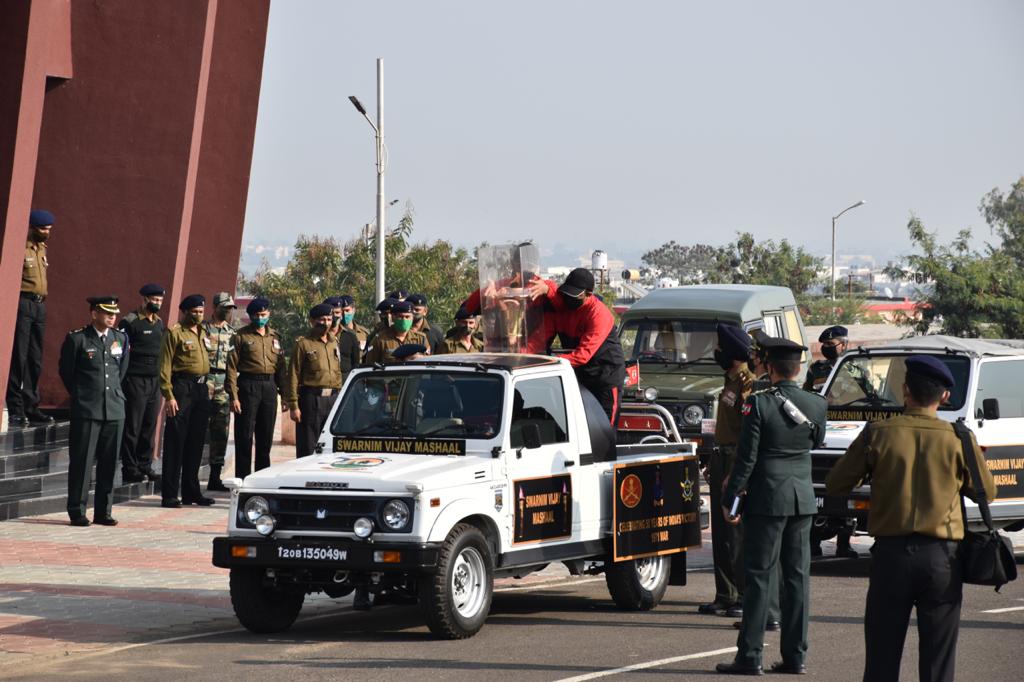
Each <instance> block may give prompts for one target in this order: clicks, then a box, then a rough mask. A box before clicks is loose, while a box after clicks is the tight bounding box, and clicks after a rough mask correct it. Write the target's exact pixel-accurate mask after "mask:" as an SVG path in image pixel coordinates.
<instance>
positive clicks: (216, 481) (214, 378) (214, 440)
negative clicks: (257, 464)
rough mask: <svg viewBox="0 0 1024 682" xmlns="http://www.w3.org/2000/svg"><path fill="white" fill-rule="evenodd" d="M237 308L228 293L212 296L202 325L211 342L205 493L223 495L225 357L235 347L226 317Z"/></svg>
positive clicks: (227, 410) (227, 409)
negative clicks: (208, 316) (210, 310)
mask: <svg viewBox="0 0 1024 682" xmlns="http://www.w3.org/2000/svg"><path fill="white" fill-rule="evenodd" d="M236 308H237V306H236V305H235V301H234V299H233V298H231V294H230V293H228V292H227V291H219V292H217V293H216V294H214V296H213V319H212V320H207V321H205V322H203V328H204V329H205V330H206V335H207V336H208V337H209V339H210V374H209V376H208V377H207V379H206V383H207V386H208V387H209V390H210V396H211V398H210V401H211V405H210V408H211V410H210V479H209V480H208V481H207V482H206V490H207V492H210V491H214V492H221V493H226V492H227V491H228V489H227V488H225V487H224V484H223V483H221V480H220V478H221V472H222V471H223V470H224V459H225V457H226V456H227V451H228V426H229V425H230V423H231V401H230V400H229V399H228V392H227V391H226V390H225V389H224V379H225V377H226V376H227V369H228V355H229V354H230V353H231V350H232V349H233V348H234V346H233V345H232V339H233V337H234V335H235V328H234V327H233V326H231V323H230V321H229V319H228V318H230V317H231V312H232V311H233V310H235V309H236Z"/></svg>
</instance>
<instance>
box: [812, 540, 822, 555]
mask: <svg viewBox="0 0 1024 682" xmlns="http://www.w3.org/2000/svg"><path fill="white" fill-rule="evenodd" d="M811 556H812V557H818V556H821V543H820V542H819V543H818V544H816V545H811Z"/></svg>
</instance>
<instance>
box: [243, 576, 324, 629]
mask: <svg viewBox="0 0 1024 682" xmlns="http://www.w3.org/2000/svg"><path fill="white" fill-rule="evenodd" d="M265 575H266V571H265V570H264V569H262V568H232V569H231V576H230V578H229V581H228V582H229V585H230V589H231V605H232V606H233V607H234V609H235V615H236V616H237V617H238V622H239V623H241V624H242V626H243V627H245V629H246V630H249V631H250V632H256V633H259V634H268V633H272V632H283V631H285V630H287V629H288V628H290V627H291V626H292V623H294V622H295V619H296V618H298V617H299V611H301V610H302V602H303V600H305V598H306V595H305V593H303V592H289V591H286V590H284V589H282V588H280V587H271V586H268V585H267V584H266V582H265Z"/></svg>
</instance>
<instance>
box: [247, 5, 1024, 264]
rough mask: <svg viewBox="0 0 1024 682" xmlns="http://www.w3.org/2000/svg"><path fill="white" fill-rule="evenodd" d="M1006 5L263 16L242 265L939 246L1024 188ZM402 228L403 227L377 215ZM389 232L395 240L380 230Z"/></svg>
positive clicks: (384, 10) (1020, 47)
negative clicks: (370, 227) (367, 239)
mask: <svg viewBox="0 0 1024 682" xmlns="http://www.w3.org/2000/svg"><path fill="white" fill-rule="evenodd" d="M1022 28H1024V2H1019V1H1015V0H1006V1H1004V2H988V1H986V2H936V1H931V0H930V1H921V2H891V1H888V2H842V3H839V2H823V1H814V2H717V1H716V2H712V1H711V0H708V1H705V2H669V1H665V2H643V1H638V0H632V1H630V2H626V1H624V0H620V1H618V2H592V1H588V2H583V1H580V0H577V1H574V2H565V1H554V0H547V1H545V2H540V1H533V0H516V2H504V3H496V2H481V1H479V0H475V1H469V0H466V1H462V2H454V1H450V2H438V1H431V2H422V1H409V2H388V1H383V0H377V1H375V2H365V1H364V2H347V1H346V2H340V1H326V0H321V1H316V2H314V1H310V0H304V1H301V2H300V1H298V0H273V1H272V3H271V10H270V26H269V34H268V38H267V52H266V61H265V67H264V73H263V86H262V93H261V97H260V109H259V122H258V125H257V129H256V147H255V155H254V158H253V168H252V181H251V185H250V191H249V203H248V213H247V216H246V226H245V240H246V241H247V242H269V243H291V242H292V241H294V237H295V236H296V235H297V234H299V233H300V232H305V233H319V234H333V235H337V236H341V237H348V236H350V235H354V234H355V233H356V232H357V231H358V229H359V227H360V226H361V225H362V224H363V223H365V222H368V221H370V220H371V219H372V218H373V215H374V211H375V203H374V201H375V200H374V194H375V182H376V181H375V175H374V169H373V163H374V148H373V137H372V134H373V133H372V130H371V129H370V126H369V125H367V123H366V121H365V120H363V119H362V117H361V116H359V114H358V113H357V112H356V111H355V110H354V109H353V108H352V106H351V104H350V103H349V102H348V100H347V96H348V95H351V94H355V95H357V96H359V98H360V99H361V100H362V102H363V103H364V105H366V107H367V109H368V110H369V111H370V113H371V115H373V114H374V112H375V110H376V84H375V83H376V80H375V79H376V71H375V68H376V67H375V59H376V58H377V57H383V58H384V64H385V134H386V138H387V142H388V148H389V150H390V159H391V161H390V166H389V168H388V172H387V195H388V199H389V200H390V199H400V200H401V201H402V202H403V203H404V202H405V201H406V200H409V201H411V202H412V203H413V205H414V206H415V211H416V222H415V232H414V238H415V239H417V240H433V239H436V238H446V239H450V240H452V241H455V242H457V243H459V244H463V245H467V246H468V245H473V244H476V243H479V242H480V241H484V240H487V241H490V242H492V243H494V242H504V241H511V240H519V239H524V238H533V239H534V240H536V241H537V242H538V243H539V244H541V245H542V246H545V247H547V248H555V247H558V246H559V245H561V246H562V247H563V248H568V249H571V250H575V251H579V252H583V251H589V250H591V249H594V248H603V249H605V250H607V251H608V252H609V254H610V255H611V256H612V257H613V258H614V257H617V256H622V255H626V256H627V257H633V258H635V257H636V256H638V255H639V253H642V252H643V251H644V250H646V249H648V248H652V247H654V246H657V245H659V244H661V243H663V242H665V241H668V240H669V239H675V240H677V241H679V242H683V243H693V242H698V241H700V242H709V243H713V244H720V243H724V242H725V241H728V240H729V239H731V238H732V236H733V235H734V233H735V232H736V231H737V230H749V231H751V232H753V233H754V234H755V236H757V237H759V238H782V237H786V238H789V239H790V240H791V241H794V242H796V243H798V244H801V245H804V246H805V247H807V248H808V249H810V250H812V251H814V252H816V253H822V254H824V253H826V252H827V251H828V250H829V244H830V229H831V220H830V219H831V216H832V215H834V214H835V213H837V212H838V211H840V210H841V209H843V208H845V207H846V206H848V205H850V204H851V203H853V202H855V201H857V200H858V199H861V198H864V199H866V200H867V201H868V203H867V205H866V206H864V207H861V208H858V209H856V210H854V211H851V212H850V213H848V214H847V215H845V216H843V218H842V220H841V222H840V230H839V235H840V236H839V251H840V253H874V254H878V255H883V256H886V255H889V254H893V253H902V252H905V251H906V250H907V248H908V242H907V239H906V229H905V226H906V222H907V219H908V217H909V214H910V212H911V211H913V212H915V213H917V214H918V215H919V216H920V217H921V218H922V219H923V220H924V222H925V224H926V226H928V227H929V228H931V229H933V230H938V231H939V232H940V234H941V235H943V236H944V237H951V236H952V235H954V234H955V232H956V231H957V230H958V229H960V228H962V227H974V228H975V232H976V234H979V235H980V236H984V237H987V236H988V234H989V233H988V229H987V227H986V226H985V223H984V221H983V220H982V219H981V217H980V216H979V214H978V211H977V207H978V203H979V200H980V198H981V197H982V195H983V194H985V193H986V192H988V191H989V190H991V189H992V188H993V187H996V186H998V187H1000V188H1003V189H1005V188H1007V187H1008V186H1009V185H1010V184H1011V183H1012V182H1013V181H1014V180H1015V179H1016V178H1018V177H1019V176H1020V175H1022V174H1024V125H1022V122H1024V87H1022V85H1021V84H1022V82H1024V40H1021V30H1022ZM396 208H398V207H396ZM389 217H390V219H389V223H391V222H393V220H392V219H397V218H398V213H397V211H393V212H392V213H391V214H390V216H389Z"/></svg>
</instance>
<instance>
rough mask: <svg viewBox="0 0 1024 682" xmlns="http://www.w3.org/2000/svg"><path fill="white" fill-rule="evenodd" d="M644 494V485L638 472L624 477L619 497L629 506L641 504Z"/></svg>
mask: <svg viewBox="0 0 1024 682" xmlns="http://www.w3.org/2000/svg"><path fill="white" fill-rule="evenodd" d="M643 494H644V486H643V484H642V483H641V482H640V478H639V477H638V476H637V475H636V474H630V475H629V476H626V477H625V478H624V479H622V484H621V485H620V486H619V499H621V500H622V504H624V505H626V507H627V508H629V509H632V508H633V507H635V506H637V505H638V504H640V498H641V497H643Z"/></svg>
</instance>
